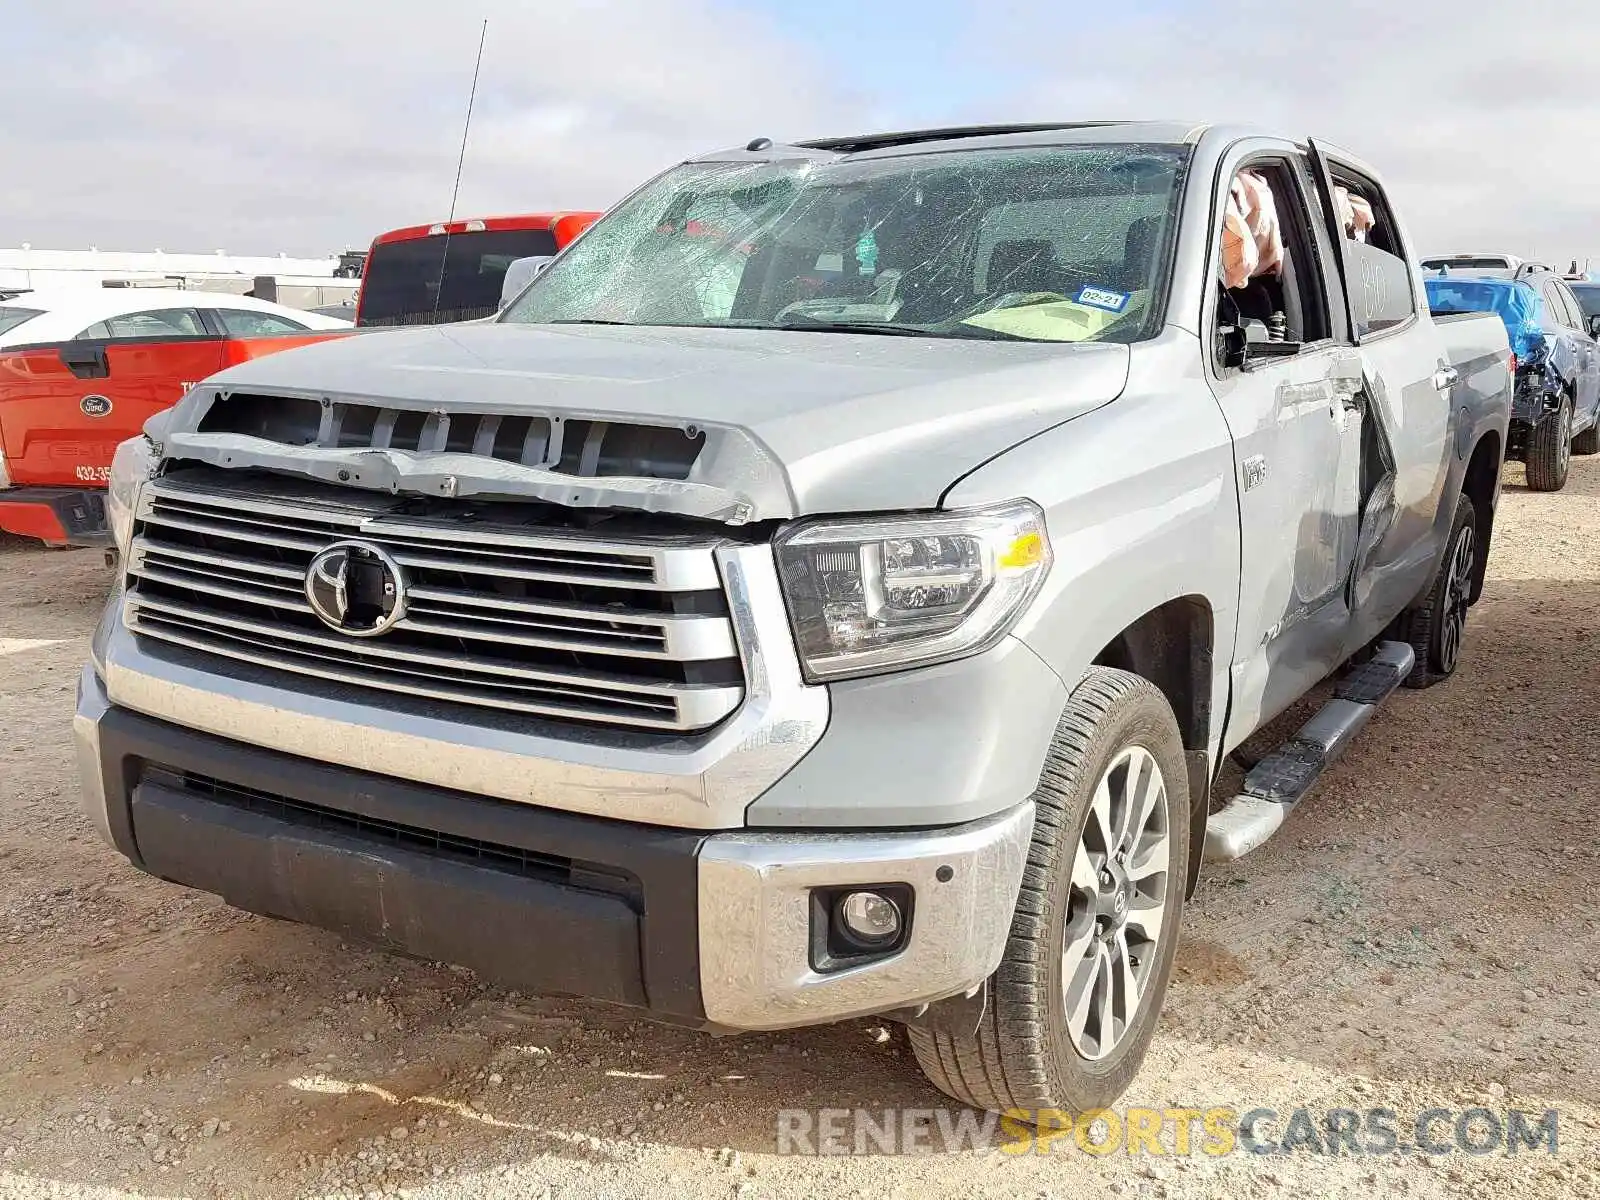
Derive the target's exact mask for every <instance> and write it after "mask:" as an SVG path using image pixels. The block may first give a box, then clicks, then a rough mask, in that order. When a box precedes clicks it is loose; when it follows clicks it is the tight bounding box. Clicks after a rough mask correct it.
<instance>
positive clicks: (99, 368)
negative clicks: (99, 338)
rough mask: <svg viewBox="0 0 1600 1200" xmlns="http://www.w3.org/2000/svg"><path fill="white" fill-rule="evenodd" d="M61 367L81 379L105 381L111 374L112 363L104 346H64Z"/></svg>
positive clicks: (61, 353)
mask: <svg viewBox="0 0 1600 1200" xmlns="http://www.w3.org/2000/svg"><path fill="white" fill-rule="evenodd" d="M59 353H60V355H61V365H62V366H64V367H66V368H67V370H69V371H71V372H72V373H73V374H74V375H76V376H77V377H78V378H79V379H105V378H108V377H109V376H110V374H111V361H110V360H109V359H108V358H107V357H106V348H105V347H104V346H63V347H61V349H60V351H59Z"/></svg>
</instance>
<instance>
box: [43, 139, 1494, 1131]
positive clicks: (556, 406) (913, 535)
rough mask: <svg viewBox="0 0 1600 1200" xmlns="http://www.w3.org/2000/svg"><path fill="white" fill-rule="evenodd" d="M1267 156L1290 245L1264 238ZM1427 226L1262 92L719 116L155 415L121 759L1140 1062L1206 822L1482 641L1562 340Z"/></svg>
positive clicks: (1443, 673)
mask: <svg viewBox="0 0 1600 1200" xmlns="http://www.w3.org/2000/svg"><path fill="white" fill-rule="evenodd" d="M1243 170H1249V171H1250V172H1252V173H1253V178H1254V179H1256V180H1258V181H1260V183H1261V186H1262V188H1264V189H1265V190H1266V191H1267V192H1268V193H1269V194H1270V196H1271V198H1272V202H1273V205H1274V208H1275V212H1276V218H1277V225H1278V229H1279V238H1280V240H1281V247H1280V248H1279V249H1277V250H1276V251H1275V252H1274V255H1273V256H1272V257H1274V258H1275V259H1276V261H1273V262H1266V261H1265V260H1264V261H1263V263H1262V264H1261V267H1262V269H1260V270H1259V271H1258V272H1257V273H1256V274H1254V275H1253V276H1252V277H1251V278H1250V279H1249V280H1248V281H1247V282H1246V283H1245V284H1244V285H1243V286H1237V287H1231V288H1230V287H1224V286H1223V279H1224V276H1223V275H1222V273H1221V266H1220V256H1221V253H1222V245H1223V241H1224V237H1225V234H1224V225H1225V218H1226V216H1227V209H1228V203H1229V197H1230V191H1231V188H1232V184H1233V181H1234V180H1235V178H1236V177H1237V176H1238V174H1239V172H1241V171H1243ZM1351 196H1356V197H1358V198H1359V199H1361V200H1364V201H1365V202H1366V204H1367V205H1368V206H1369V207H1370V208H1371V210H1372V213H1373V215H1374V218H1375V219H1374V222H1373V223H1372V224H1371V227H1370V228H1366V227H1364V228H1362V229H1361V230H1360V232H1359V234H1357V233H1356V232H1355V231H1354V230H1353V229H1352V227H1350V225H1349V224H1348V222H1347V221H1345V220H1344V219H1343V218H1342V217H1341V207H1347V205H1341V201H1348V199H1349V197H1351ZM1335 197H1337V198H1338V199H1337V200H1336V199H1335ZM1409 263H1410V255H1409V245H1408V242H1407V238H1406V234H1405V232H1404V229H1403V227H1402V226H1401V225H1400V223H1399V222H1398V220H1397V218H1396V216H1395V214H1394V212H1393V210H1392V208H1391V207H1390V203H1389V199H1388V197H1387V196H1386V194H1385V192H1384V190H1383V187H1382V185H1381V183H1380V182H1379V179H1378V176H1377V174H1376V173H1375V172H1374V171H1373V170H1372V168H1370V167H1368V166H1366V165H1364V164H1363V163H1361V162H1360V161H1359V160H1357V159H1355V158H1352V157H1350V156H1349V155H1347V154H1344V153H1342V152H1340V151H1337V150H1334V149H1332V148H1329V147H1325V146H1319V145H1317V144H1316V143H1314V142H1304V141H1296V140H1294V139H1291V138H1286V137H1280V136H1273V135H1270V134H1266V133H1260V132H1255V131H1250V130H1244V129H1229V128H1214V127H1190V126H1183V125H1168V124H1092V125H1090V124H1084V125H1030V126H1014V127H1003V128H982V129H943V130H935V131H929V132H923V133H897V134H891V135H882V136H868V137H852V138H838V139H828V140H819V141H813V142H805V143H800V144H793V145H775V144H772V143H771V142H769V141H767V140H766V139H758V140H757V141H754V142H752V143H751V144H750V145H749V146H748V147H746V148H744V149H739V150H733V151H728V152H722V153H716V154H711V155H707V156H705V157H703V158H698V159H695V160H693V161H690V162H687V163H684V164H681V165H679V166H677V167H674V168H672V169H670V170H668V171H666V172H664V173H663V174H661V175H660V176H658V177H656V178H655V179H653V180H651V181H650V182H648V183H647V184H645V185H644V186H643V187H641V188H640V189H639V190H638V191H637V192H635V193H634V194H632V195H631V196H630V197H628V198H627V199H626V200H625V201H624V202H623V203H621V204H620V205H619V206H618V207H617V208H616V209H615V210H614V211H612V212H611V213H609V214H608V215H607V216H606V217H604V218H603V219H602V220H601V221H600V222H599V223H598V224H596V225H595V226H594V227H593V228H591V229H590V230H589V231H588V232H587V233H585V234H584V235H583V236H582V237H581V238H580V239H578V240H577V241H576V242H575V243H574V244H573V245H572V246H571V247H569V248H568V249H567V250H565V251H564V252H563V253H562V254H561V256H560V257H558V258H556V259H555V260H554V262H553V263H551V264H549V265H548V267H547V268H546V269H544V270H543V271H542V272H540V273H539V274H538V275H537V276H536V277H535V278H534V279H533V281H532V282H531V284H529V285H528V286H527V288H526V289H525V290H524V291H523V292H522V293H521V294H520V295H518V296H517V297H515V298H514V300H513V301H512V302H511V303H510V304H509V306H508V307H507V308H506V309H505V310H504V311H503V312H502V313H501V314H500V316H499V317H498V318H496V319H494V320H492V321H490V322H486V323H477V324H471V325H458V326H445V327H437V328H427V329H417V330H410V331H404V332H394V333H389V332H384V333H376V334H371V335H367V336H357V337H352V338H349V339H346V340H342V341H336V342H329V343H326V344H322V345H318V346H314V347H309V348H306V349H302V350H297V351H291V352H289V353H285V354H281V355H274V356H272V357H270V358H266V359H262V360H258V361H256V362H252V363H250V364H247V365H244V366H240V367H236V368H233V369H231V370H229V371H226V372H224V373H222V374H220V375H217V376H215V377H213V378H212V379H210V380H207V381H206V382H204V383H202V384H200V385H199V386H197V387H195V388H194V389H193V390H192V391H191V392H190V393H189V395H188V396H187V397H186V399H185V400H184V401H183V402H182V403H181V404H180V405H179V406H178V407H177V408H176V409H175V410H173V411H172V413H171V414H170V416H169V417H167V418H165V419H158V421H157V422H154V423H152V426H151V427H150V428H149V429H148V430H147V435H146V437H145V438H143V439H137V440H135V441H133V442H130V443H127V444H126V445H125V446H124V447H123V448H122V450H121V451H120V452H119V454H118V456H117V459H116V465H115V467H114V469H113V478H112V481H111V492H110V501H109V503H110V512H111V520H112V523H113V525H114V528H115V531H116V536H117V540H118V544H119V546H120V547H121V551H122V557H121V567H120V570H119V580H118V583H117V586H116V589H115V594H114V595H113V596H112V598H111V600H110V603H109V605H108V606H107V608H106V611H105V616H104V619H103V620H102V622H101V623H100V626H99V628H98V630H97V632H96V634H95V637H94V640H93V661H92V662H91V663H90V664H89V665H88V667H87V668H86V669H85V671H84V673H83V678H82V683H81V692H80V695H79V702H78V710H77V716H76V721H75V730H76V737H77V745H78V752H79V755H80V758H81V762H82V768H83V777H84V784H85V794H86V803H87V808H88V811H89V813H90V814H91V816H92V817H93V819H94V821H95V823H96V824H97V825H98V827H99V830H100V832H101V833H102V834H103V835H104V837H105V838H106V839H107V840H108V841H109V842H110V843H111V845H113V846H114V847H115V848H116V849H117V850H118V851H120V852H121V853H122V854H123V855H125V856H126V857H127V858H129V859H130V860H132V862H133V863H135V864H136V865H138V866H139V867H141V868H143V869H144V870H145V871H148V872H150V873H152V874H154V875H157V876H159V877H161V878H163V879H167V880H171V881H173V882H175V883H179V884H184V885H187V886H189V887H194V888H199V889H203V890H205V891H208V892H213V893H216V894H218V895H220V896H222V897H224V898H225V899H226V900H227V901H228V902H229V903H231V904H234V905H237V906H239V907H241V908H244V909H248V910H252V911H254V912H258V913H264V914H269V915H271V916H274V917H280V918H287V919H290V920H295V921H303V922H309V923H312V924H316V925H320V926H325V927H327V928H330V929H335V930H338V931H339V932H340V933H341V934H344V935H348V936H351V937H354V938H359V939H366V940H369V941H372V942H376V943H379V944H383V945H387V946H390V947H393V948H396V949H399V950H403V951H406V952H409V953H411V954H416V955H422V956H426V957H429V958H434V959H447V960H451V961H453V962H456V963H462V964H466V965H468V966H470V967H472V968H474V969H476V970H477V971H479V972H480V973H481V974H482V975H483V976H485V977H487V978H489V979H492V980H496V981H501V982H503V983H505V984H506V985H508V986H514V987H517V988H519V989H522V990H524V991H529V992H537V993H546V994H565V995H576V996H584V997H590V998H593V999H597V1000H602V1001H610V1002H614V1003H617V1004H621V1005H627V1006H632V1007H633V1008H635V1009H637V1010H642V1011H644V1012H646V1013H648V1014H650V1015H652V1016H654V1017H657V1018H660V1019H662V1020H667V1021H673V1022H680V1023H686V1024H689V1025H693V1026H696V1027H701V1028H705V1029H707V1030H710V1031H713V1032H729V1031H737V1030H770V1029H778V1028H782V1027H787V1026H795V1025H805V1024H814V1023H819V1022H828V1021H835V1020H839V1019H843V1018H851V1017H860V1016H865V1015H868V1014H876V1015H883V1016H887V1017H889V1018H891V1019H894V1020H898V1021H901V1022H903V1023H904V1024H905V1025H907V1026H908V1027H909V1029H910V1031H911V1032H910V1037H911V1042H912V1045H913V1047H914V1049H915V1052H916V1055H917V1057H918V1059H919V1060H920V1062H921V1063H922V1065H923V1067H924V1068H925V1070H926V1071H927V1072H928V1074H929V1075H930V1076H931V1078H932V1079H933V1080H934V1082H935V1083H937V1084H938V1086H939V1087H941V1088H943V1089H944V1090H945V1091H947V1092H949V1093H950V1094H951V1095H952V1096H955V1097H957V1098H958V1099H960V1100H962V1101H965V1102H968V1103H971V1104H975V1105H979V1106H985V1107H989V1108H995V1109H1024V1110H1028V1109H1040V1108H1062V1109H1072V1110H1081V1109H1083V1108H1086V1107H1089V1106H1092V1105H1095V1104H1099V1103H1103V1102H1106V1101H1108V1100H1110V1099H1111V1098H1113V1097H1114V1096H1115V1095H1117V1094H1118V1093H1119V1092H1120V1091H1121V1090H1122V1089H1123V1088H1124V1087H1125V1085H1126V1083H1127V1081H1128V1080H1129V1079H1130V1078H1131V1076H1132V1074H1133V1072H1134V1071H1135V1070H1136V1069H1137V1067H1138V1064H1139V1062H1140V1060H1141V1058H1142V1057H1143V1054H1144V1051H1145V1048H1146V1047H1147V1045H1148V1043H1149V1041H1150V1038H1151V1035H1152V1031H1153V1028H1154V1026H1155V1024H1156V1021H1157V1017H1158V1014H1159V1010H1160V1007H1161V1003H1162V999H1163V995H1164V993H1165V990H1166V987H1167V981H1168V978H1169V975H1170V973H1171V970H1172V964H1173V955H1174V953H1175V951H1176V950H1177V946H1178V934H1179V923H1180V917H1181V911H1182V906H1183V902H1184V899H1185V897H1186V896H1187V895H1188V894H1190V893H1191V892H1192V889H1193V887H1194V883H1195V879H1196V873H1197V871H1198V870H1199V868H1200V865H1201V862H1202V860H1203V859H1204V858H1207V857H1209V858H1213V859H1225V858H1231V857H1236V856H1238V855H1240V854H1243V853H1245V852H1247V851H1248V850H1250V849H1252V848H1253V847H1255V846H1257V845H1259V844H1260V843H1261V842H1262V841H1264V840H1265V839H1266V838H1267V837H1269V836H1270V835H1271V834H1272V833H1273V831H1274V830H1276V829H1277V828H1278V827H1279V826H1280V825H1281V824H1282V822H1283V821H1284V819H1285V817H1286V816H1287V815H1288V813H1289V812H1290V810H1291V809H1292V808H1293V807H1294V805H1295V804H1296V803H1298V802H1299V801H1300V799H1301V798H1302V797H1303V796H1305V795H1306V793H1307V792H1308V790H1309V789H1310V788H1311V787H1312V785H1313V784H1314V782H1315V781H1316V778H1317V775H1318V773H1319V772H1320V771H1321V770H1322V769H1323V768H1324V767H1325V766H1326V764H1327V763H1328V762H1330V761H1332V759H1333V758H1334V757H1335V756H1336V755H1337V754H1338V753H1339V752H1340V750H1342V749H1343V748H1344V747H1345V746H1346V745H1347V744H1348V742H1349V740H1350V738H1351V737H1352V736H1353V735H1354V734H1355V733H1356V732H1357V731H1358V730H1359V729H1360V728H1361V726H1362V725H1363V724H1364V723H1365V722H1366V721H1367V720H1368V719H1369V718H1370V717H1371V715H1372V713H1373V712H1374V710H1375V708H1376V707H1377V705H1378V704H1379V703H1380V702H1381V701H1382V700H1383V699H1384V697H1386V696H1387V695H1389V694H1390V692H1391V691H1392V690H1393V689H1395V688H1396V687H1397V686H1398V685H1400V684H1401V683H1403V682H1406V683H1410V684H1412V685H1415V686H1426V685H1428V684H1431V683H1434V682H1437V681H1439V680H1442V679H1444V678H1445V677H1447V676H1448V675H1450V674H1451V672H1452V671H1453V670H1454V669H1455V667H1456V664H1457V661H1458V657H1459V655H1460V652H1461V645H1462V636H1463V630H1464V625H1465V622H1466V618H1467V613H1468V607H1469V606H1470V605H1471V604H1472V602H1473V601H1474V600H1475V599H1476V597H1477V595H1478V593H1479V590H1480V588H1481V586H1482V581H1483V570H1484V560H1485V555H1486V553H1487V551H1488V546H1489V538H1490V533H1491V531H1492V528H1493V524H1494V514H1495V505H1496V501H1497V498H1498V493H1499V478H1500V466H1501V459H1502V454H1503V449H1504V446H1505V440H1506V430H1507V419H1508V416H1507V414H1508V408H1509V402H1510V374H1509V370H1508V359H1509V350H1508V347H1507V342H1506V334H1505V331H1504V329H1503V327H1502V326H1501V323H1500V322H1499V320H1498V319H1496V318H1495V317H1493V316H1482V317H1479V316H1475V315H1467V316H1461V317H1456V318H1451V319H1449V320H1448V321H1437V320H1435V319H1433V318H1431V317H1430V315H1429V312H1428V306H1427V303H1426V301H1425V299H1424V290H1423V287H1422V283H1421V280H1420V278H1419V276H1418V273H1417V272H1416V271H1415V270H1413V269H1412V267H1411V266H1410V265H1409ZM1330 677H1332V684H1331V694H1330V697H1329V699H1328V700H1327V702H1326V704H1325V705H1324V706H1323V707H1322V708H1321V709H1320V710H1319V711H1318V712H1317V713H1316V715H1315V717H1313V719H1312V720H1311V721H1310V722H1309V723H1308V724H1306V725H1305V726H1304V728H1302V729H1300V730H1299V732H1297V733H1295V734H1294V735H1293V736H1292V737H1290V738H1289V739H1288V740H1287V741H1286V742H1284V744H1283V745H1282V746H1281V747H1279V748H1278V749H1277V750H1274V751H1272V752H1271V753H1269V754H1267V755H1266V756H1265V757H1263V758H1261V759H1260V760H1259V761H1258V762H1256V763H1255V764H1254V765H1253V767H1252V768H1251V769H1250V771H1249V773H1248V774H1247V775H1246V776H1245V777H1244V782H1243V784H1242V786H1241V787H1238V788H1235V789H1232V791H1233V792H1236V793H1237V794H1234V795H1224V796H1221V797H1219V798H1218V799H1217V801H1216V802H1212V792H1213V785H1214V783H1215V781H1216V780H1217V778H1218V775H1219V768H1220V767H1221V766H1222V764H1223V762H1224V760H1225V759H1226V758H1227V757H1228V756H1229V755H1230V754H1231V753H1233V752H1234V751H1235V750H1236V748H1238V747H1239V746H1240V744H1241V743H1242V742H1243V741H1244V740H1245V739H1246V738H1247V737H1249V736H1250V735H1251V734H1252V733H1254V732H1256V731H1257V730H1259V729H1261V727H1262V726H1263V725H1264V724H1265V723H1266V722H1268V721H1269V720H1271V719H1272V718H1273V717H1274V716H1275V715H1276V714H1279V713H1281V712H1282V711H1283V710H1284V709H1285V708H1286V707H1287V706H1289V705H1290V704H1291V703H1292V702H1294V701H1295V700H1296V699H1297V698H1299V697H1301V696H1303V695H1305V694H1306V693H1307V692H1308V691H1309V690H1310V689H1312V688H1314V687H1317V686H1318V685H1319V684H1323V683H1324V682H1325V681H1328V680H1329V679H1330ZM1257 740H1260V739H1257Z"/></svg>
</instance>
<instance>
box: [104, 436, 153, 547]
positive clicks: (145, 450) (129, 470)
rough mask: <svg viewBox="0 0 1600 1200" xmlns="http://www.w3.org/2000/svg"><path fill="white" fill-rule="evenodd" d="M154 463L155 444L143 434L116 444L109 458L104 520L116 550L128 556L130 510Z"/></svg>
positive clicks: (130, 533)
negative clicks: (115, 450)
mask: <svg viewBox="0 0 1600 1200" xmlns="http://www.w3.org/2000/svg"><path fill="white" fill-rule="evenodd" d="M154 465H155V446H154V445H153V444H152V443H151V441H150V439H149V438H147V437H145V435H144V434H142V433H141V434H139V436H137V437H131V438H129V439H128V440H127V441H125V442H123V443H122V445H120V446H118V447H117V452H116V454H115V455H113V456H112V459H111V476H110V479H109V480H108V483H107V488H106V522H107V524H109V525H110V526H111V536H112V537H113V538H114V539H115V540H116V543H117V552H118V553H119V554H121V555H122V557H123V558H124V559H126V558H127V557H128V543H129V542H130V541H131V540H132V539H133V513H134V509H135V507H136V506H137V505H138V503H139V488H140V486H141V485H142V484H143V483H144V481H145V480H147V479H149V478H150V468H151V467H152V466H154Z"/></svg>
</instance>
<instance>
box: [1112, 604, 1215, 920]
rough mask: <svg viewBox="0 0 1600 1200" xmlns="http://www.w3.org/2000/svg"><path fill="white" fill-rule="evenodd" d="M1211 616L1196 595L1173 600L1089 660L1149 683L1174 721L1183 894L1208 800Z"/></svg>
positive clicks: (1194, 876)
mask: <svg viewBox="0 0 1600 1200" xmlns="http://www.w3.org/2000/svg"><path fill="white" fill-rule="evenodd" d="M1215 650H1216V615H1215V613H1214V612H1213V610H1212V607H1211V603H1210V601H1208V600H1207V599H1206V598H1205V597H1204V596H1201V595H1186V596H1178V597H1175V598H1174V599H1172V600H1168V601H1167V602H1166V603H1164V604H1161V605H1158V606H1157V607H1156V608H1153V609H1151V610H1150V611H1149V612H1147V613H1145V614H1144V615H1143V616H1142V617H1140V618H1139V619H1138V620H1136V621H1134V622H1133V623H1132V624H1130V625H1128V626H1127V627H1126V628H1125V629H1123V630H1122V631H1121V632H1120V633H1118V634H1117V635H1116V636H1115V637H1114V638H1112V639H1111V640H1110V641H1109V642H1107V643H1106V645H1105V647H1104V648H1103V649H1102V650H1101V651H1100V653H1099V654H1097V655H1096V656H1095V658H1094V663H1093V665H1094V666H1098V667H1112V668H1114V669H1116V670H1119V671H1127V672H1128V673H1129V674H1131V675H1138V676H1140V677H1141V678H1143V679H1147V680H1149V681H1150V682H1151V683H1153V684H1154V685H1155V686H1156V687H1157V688H1159V689H1160V690H1161V694H1162V695H1163V696H1165V697H1166V699H1167V703H1168V704H1169V705H1171V707H1172V713H1173V716H1174V717H1176V718H1177V722H1178V732H1179V733H1180V734H1181V735H1182V738H1183V749H1184V757H1185V760H1186V761H1187V763H1188V766H1189V869H1188V880H1187V888H1186V894H1187V895H1193V894H1194V888H1195V884H1196V882H1197V880H1198V877H1199V873H1200V872H1199V868H1200V848H1201V847H1202V846H1203V845H1204V843H1205V824H1206V817H1207V815H1208V811H1209V801H1210V796H1211V774H1212V764H1211V753H1210V746H1211V731H1212V725H1213V714H1212V711H1211V709H1212V705H1211V688H1212V668H1213V659H1214V656H1215Z"/></svg>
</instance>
